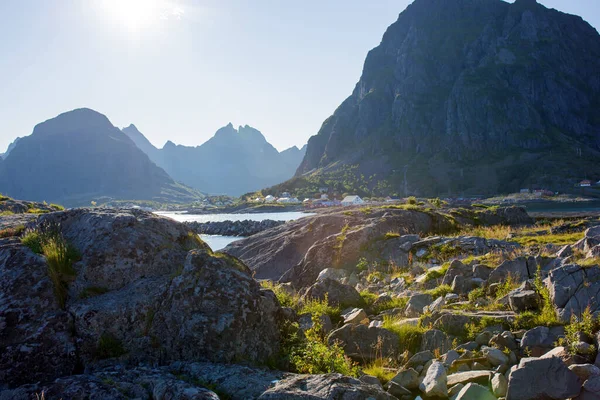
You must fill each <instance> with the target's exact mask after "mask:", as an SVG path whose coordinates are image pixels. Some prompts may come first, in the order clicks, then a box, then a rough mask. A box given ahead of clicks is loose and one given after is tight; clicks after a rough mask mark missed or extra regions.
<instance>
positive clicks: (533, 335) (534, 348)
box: [520, 326, 565, 357]
mask: <svg viewBox="0 0 600 400" xmlns="http://www.w3.org/2000/svg"><path fill="white" fill-rule="evenodd" d="M564 333H565V331H564V328H562V327H554V328H548V327H546V326H538V327H536V328H533V329H530V330H528V331H527V332H525V334H524V335H523V337H522V338H521V343H520V346H521V350H522V351H523V352H525V353H527V354H530V355H532V356H533V357H539V356H541V355H542V354H544V353H546V352H547V351H549V350H550V349H552V348H553V347H554V344H555V343H556V342H557V341H558V339H559V338H560V337H562V336H564Z"/></svg>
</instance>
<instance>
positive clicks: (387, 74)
mask: <svg viewBox="0 0 600 400" xmlns="http://www.w3.org/2000/svg"><path fill="white" fill-rule="evenodd" d="M599 69H600V36H599V35H598V32H597V31H596V30H595V29H594V28H592V27H591V26H590V25H589V24H588V23H586V22H585V21H583V20H582V19H581V18H580V17H577V16H572V15H567V14H564V13H561V12H559V11H556V10H553V9H547V8H545V7H544V6H543V5H541V4H538V3H537V2H536V1H535V0H516V1H515V2H514V3H512V4H510V3H506V2H503V1H501V0H488V1H479V0H453V1H446V0H416V1H415V2H414V3H413V4H411V5H410V6H408V8H407V9H406V10H405V11H404V12H402V13H401V14H400V16H399V18H398V20H397V21H396V22H395V23H394V24H393V25H391V26H390V27H389V28H388V29H387V31H386V32H385V34H384V36H383V39H382V41H381V44H380V45H379V46H378V47H376V48H374V49H373V50H371V51H370V52H369V54H368V56H367V58H366V61H365V64H364V69H363V73H362V76H361V78H360V80H359V82H358V83H357V85H356V87H355V88H354V91H353V92H352V95H351V96H350V97H348V98H347V99H346V100H345V101H344V102H343V103H342V104H341V105H340V107H339V108H338V109H337V110H336V111H335V112H334V114H333V115H332V116H331V117H330V118H328V119H327V120H326V121H325V122H324V123H323V126H322V127H321V129H320V131H319V133H318V134H317V135H316V136H313V137H312V138H311V139H310V140H309V143H308V149H307V152H306V156H305V158H304V160H303V162H302V164H301V165H300V167H299V169H298V172H297V178H298V179H296V180H295V181H290V182H288V183H287V189H295V188H297V187H302V185H304V184H306V183H305V181H309V182H312V183H314V186H315V187H318V185H320V184H323V180H324V179H327V178H332V177H336V178H339V179H341V180H345V184H346V186H348V185H352V187H353V188H354V190H361V189H366V190H368V191H374V192H376V193H382V194H385V193H398V194H403V195H408V194H417V195H432V194H433V195H439V194H445V193H450V194H457V193H458V194H460V193H472V194H478V195H481V194H487V193H491V194H494V193H501V192H515V191H518V190H519V189H520V188H523V187H543V188H548V189H555V190H571V188H572V187H573V185H574V183H575V182H578V181H579V180H581V179H583V178H584V177H585V176H587V177H588V178H590V177H591V178H596V179H597V178H600V167H599V166H598V163H597V162H595V160H597V157H598V156H599V155H600V154H599V150H600V148H599V144H600V119H599V118H598V111H597V110H598V107H599V105H600V79H599V77H598V74H597V71H598V70H599ZM361 175H362V176H364V177H371V179H368V180H367V179H364V178H361Z"/></svg>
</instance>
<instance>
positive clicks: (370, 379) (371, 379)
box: [358, 375, 382, 387]
mask: <svg viewBox="0 0 600 400" xmlns="http://www.w3.org/2000/svg"><path fill="white" fill-rule="evenodd" d="M358 380H359V381H361V382H362V383H366V384H367V385H375V386H379V387H382V386H381V382H379V379H378V378H377V377H376V376H373V375H362V376H361V377H359V378H358Z"/></svg>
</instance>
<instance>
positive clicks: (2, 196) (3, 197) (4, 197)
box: [0, 193, 10, 201]
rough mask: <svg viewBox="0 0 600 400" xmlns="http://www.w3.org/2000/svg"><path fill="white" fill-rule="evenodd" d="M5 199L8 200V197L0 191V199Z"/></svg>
mask: <svg viewBox="0 0 600 400" xmlns="http://www.w3.org/2000/svg"><path fill="white" fill-rule="evenodd" d="M6 200H10V197H8V196H5V195H3V194H1V193H0V201H6Z"/></svg>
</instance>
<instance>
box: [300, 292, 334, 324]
mask: <svg viewBox="0 0 600 400" xmlns="http://www.w3.org/2000/svg"><path fill="white" fill-rule="evenodd" d="M298 313H299V314H307V313H308V314H311V315H312V317H313V319H314V318H318V317H321V316H323V315H329V317H330V318H331V321H332V322H334V323H335V322H337V321H339V320H340V319H341V315H342V308H341V307H340V306H331V305H329V301H328V299H327V296H325V299H324V300H319V299H306V300H304V302H303V304H302V306H301V307H300V309H299V310H298Z"/></svg>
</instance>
